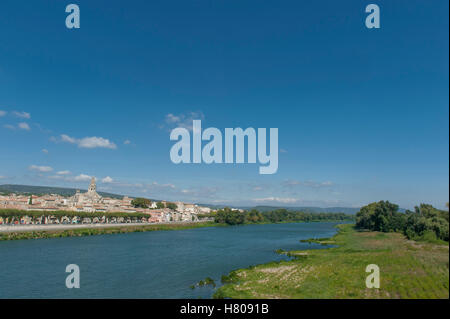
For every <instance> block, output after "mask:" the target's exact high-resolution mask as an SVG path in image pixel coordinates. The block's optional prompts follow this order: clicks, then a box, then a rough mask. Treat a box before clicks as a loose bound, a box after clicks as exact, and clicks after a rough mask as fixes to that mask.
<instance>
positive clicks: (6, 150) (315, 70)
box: [0, 0, 449, 208]
mask: <svg viewBox="0 0 450 319" xmlns="http://www.w3.org/2000/svg"><path fill="white" fill-rule="evenodd" d="M69 3H76V4H78V5H79V7H80V10H81V28H80V29H77V30H69V29H67V28H66V27H65V18H66V15H67V14H66V13H65V6H66V5H67V4H69ZM369 3H376V4H378V5H379V6H380V9H381V28H380V29H367V28H366V27H365V25H364V20H365V17H366V15H367V14H366V13H365V6H366V5H368V4H369ZM448 9H449V8H448V1H437V0H435V1H401V0H396V1H378V0H377V1H371V2H368V1H272V0H268V1H242V0H241V1H202V0H199V1H135V0H129V1H72V2H67V3H66V2H64V1H43V0H36V1H29V2H27V3H26V4H25V3H23V2H18V1H10V0H6V1H2V3H1V5H0V39H1V40H0V41H1V43H0V142H1V150H0V184H5V183H13V184H30V185H55V186H67V187H79V188H84V189H85V188H87V184H88V182H87V180H88V178H89V176H96V177H97V179H98V188H99V189H100V190H104V191H110V192H116V193H123V194H129V195H134V196H138V195H142V196H147V197H150V198H158V199H168V200H183V201H188V202H203V203H205V202H206V203H215V204H227V205H290V206H321V207H328V206H360V205H364V204H367V203H369V202H372V201H378V200H382V199H385V200H390V201H392V202H395V203H398V204H399V205H401V206H402V207H405V208H412V207H413V206H414V205H417V204H419V203H421V202H426V203H431V204H433V205H435V206H437V207H444V205H445V203H446V202H447V201H448V194H449V171H448V167H449V122H448V121H449V106H448V103H449V94H448V85H449V83H448V82H449V75H448V69H449V65H448V56H449V45H448V36H449V34H448V27H449V26H448ZM169 114H171V115H172V116H174V117H176V118H177V119H178V122H176V123H173V122H171V121H169V120H168V119H169V117H170V115H169ZM192 119H202V125H203V127H217V128H219V129H221V130H222V132H223V130H224V128H226V127H233V128H234V127H243V128H247V127H254V128H257V127H262V128H270V127H275V128H278V129H279V147H280V153H279V169H278V172H277V173H276V174H273V175H259V174H258V167H259V165H258V164H241V165H225V164H213V165H206V164H200V165H199V164H181V165H175V164H173V163H172V162H171V161H170V157H169V151H170V148H171V146H172V145H173V142H171V141H170V140H169V133H170V130H171V129H172V128H173V127H175V126H183V125H188V123H190V121H192ZM175 124H176V125H175Z"/></svg>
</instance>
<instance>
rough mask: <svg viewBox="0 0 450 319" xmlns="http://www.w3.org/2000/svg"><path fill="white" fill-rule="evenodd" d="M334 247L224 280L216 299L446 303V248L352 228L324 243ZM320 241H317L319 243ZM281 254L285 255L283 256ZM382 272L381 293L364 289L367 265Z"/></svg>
mask: <svg viewBox="0 0 450 319" xmlns="http://www.w3.org/2000/svg"><path fill="white" fill-rule="evenodd" d="M325 241H326V242H327V244H334V245H336V247H334V248H328V249H312V250H302V251H291V252H289V256H291V257H293V258H294V259H292V260H290V261H280V262H272V263H268V264H263V265H258V266H252V267H249V268H247V269H240V270H236V271H233V272H231V273H230V274H228V275H224V276H222V283H223V284H224V285H223V286H222V287H220V288H219V289H218V290H217V291H216V293H215V294H214V298H448V297H449V268H448V267H449V246H448V244H436V243H429V242H417V241H412V240H408V238H406V236H404V235H403V234H401V233H395V232H389V233H384V232H374V231H361V230H358V229H356V228H355V227H354V225H351V224H345V225H339V232H338V234H336V235H335V236H334V237H332V238H327V239H325ZM319 242H320V240H319ZM283 253H285V252H283ZM369 264H376V265H378V266H379V268H380V288H379V289H369V288H366V285H365V281H366V277H367V276H368V275H369V274H368V273H366V272H365V269H366V267H367V265H369Z"/></svg>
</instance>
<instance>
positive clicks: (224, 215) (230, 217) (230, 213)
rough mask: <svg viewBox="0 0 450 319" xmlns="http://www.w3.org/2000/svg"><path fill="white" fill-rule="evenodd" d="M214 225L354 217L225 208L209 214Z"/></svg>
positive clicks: (314, 220) (342, 214) (333, 214)
mask: <svg viewBox="0 0 450 319" xmlns="http://www.w3.org/2000/svg"><path fill="white" fill-rule="evenodd" d="M211 216H212V217H214V221H215V222H216V223H221V224H228V225H239V224H254V223H283V222H316V221H317V222H318V221H351V220H354V218H355V216H354V215H350V214H344V213H307V212H296V211H289V210H287V209H284V208H281V209H277V210H273V211H268V212H260V211H258V210H256V209H252V210H250V211H244V212H240V211H236V210H231V209H230V208H228V207H226V208H224V209H220V210H218V211H217V212H215V213H212V214H211Z"/></svg>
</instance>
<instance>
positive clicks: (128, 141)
mask: <svg viewBox="0 0 450 319" xmlns="http://www.w3.org/2000/svg"><path fill="white" fill-rule="evenodd" d="M123 144H125V145H129V144H131V141H130V140H125V141H124V142H123Z"/></svg>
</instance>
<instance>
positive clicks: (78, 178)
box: [73, 174, 92, 182]
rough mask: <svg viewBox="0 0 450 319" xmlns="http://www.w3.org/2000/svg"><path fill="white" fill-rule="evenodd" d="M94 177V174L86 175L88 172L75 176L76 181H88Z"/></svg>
mask: <svg viewBox="0 0 450 319" xmlns="http://www.w3.org/2000/svg"><path fill="white" fill-rule="evenodd" d="M91 178H92V176H89V175H86V174H80V175H78V176H75V177H74V178H73V180H74V181H76V182H87V181H90V180H91Z"/></svg>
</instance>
